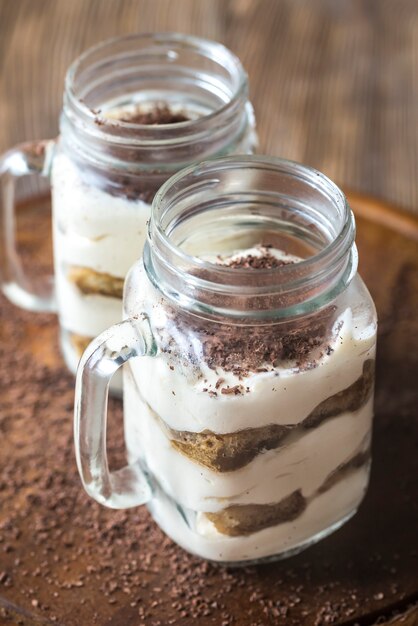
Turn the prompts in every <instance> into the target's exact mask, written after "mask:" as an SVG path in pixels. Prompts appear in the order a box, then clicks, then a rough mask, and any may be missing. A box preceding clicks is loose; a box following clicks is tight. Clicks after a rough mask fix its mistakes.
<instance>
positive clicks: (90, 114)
mask: <svg viewBox="0 0 418 626" xmlns="http://www.w3.org/2000/svg"><path fill="white" fill-rule="evenodd" d="M130 42H138V43H143V42H149V44H150V45H152V46H161V45H167V44H170V43H172V44H173V45H179V44H181V46H182V49H187V50H190V51H195V52H199V50H200V51H203V53H204V55H205V56H207V57H208V58H211V59H213V60H216V58H220V57H221V56H222V55H223V56H224V57H225V58H226V59H228V62H229V65H230V66H231V67H234V69H235V71H236V73H237V77H238V83H237V86H236V87H235V90H234V91H233V93H232V95H231V96H230V98H229V99H228V101H227V102H225V103H224V104H223V105H222V106H220V107H218V108H216V109H215V110H213V111H212V112H210V113H208V114H206V115H202V116H200V117H197V118H196V119H191V120H186V121H183V122H177V123H176V124H174V125H173V124H169V123H168V124H156V125H149V124H138V123H131V122H126V121H122V120H113V119H111V118H108V117H98V115H99V114H98V112H97V111H94V110H93V109H91V108H90V107H89V106H88V105H87V104H86V103H85V102H84V101H83V99H80V97H79V95H77V93H76V91H75V88H74V81H75V78H76V75H77V72H79V70H80V67H81V66H82V64H83V63H85V62H86V61H88V60H89V59H90V58H91V59H93V58H94V56H95V55H96V54H98V53H100V52H105V51H106V49H111V48H112V46H114V45H115V44H118V43H120V44H125V43H126V44H129V43H130ZM144 49H146V46H144ZM247 91H248V76H247V73H246V72H245V69H244V67H243V66H242V63H241V61H240V60H239V58H238V57H237V56H236V55H235V54H234V53H233V52H232V51H231V50H229V49H228V48H227V47H226V46H224V45H223V44H221V43H219V42H216V41H212V40H210V39H207V38H203V37H197V36H194V35H188V34H182V33H178V32H157V33H152V32H151V33H131V34H129V35H124V36H117V37H112V38H109V39H106V40H104V41H101V42H99V43H98V44H96V45H94V46H91V47H90V48H88V49H87V50H85V51H84V52H82V53H81V54H80V55H79V56H78V57H77V58H76V59H75V60H74V61H73V62H72V63H71V65H70V67H69V68H68V70H67V73H66V77H65V93H66V95H67V97H68V100H69V104H70V106H71V107H72V108H73V111H74V113H75V114H76V115H77V116H79V117H80V118H81V119H83V121H84V123H87V124H92V128H95V127H96V128H97V125H98V119H99V121H100V126H99V130H100V131H101V134H105V133H104V132H103V131H105V130H108V131H109V133H112V137H114V135H115V134H116V133H115V131H119V134H120V135H123V134H124V133H130V132H132V131H133V130H135V131H136V132H137V133H140V134H141V136H140V137H138V141H141V140H142V139H143V138H146V137H147V136H148V135H149V136H150V137H152V138H153V140H154V141H155V140H158V135H159V134H163V133H167V131H172V130H173V129H175V130H176V131H184V132H188V131H192V130H193V133H195V132H196V133H199V132H200V130H201V128H202V127H203V126H205V125H207V123H208V122H211V121H212V120H214V119H217V118H218V117H220V116H222V115H224V114H226V113H228V112H229V111H230V110H231V108H232V109H233V108H235V107H236V106H237V104H239V103H240V101H241V100H242V99H243V98H246V96H247Z"/></svg>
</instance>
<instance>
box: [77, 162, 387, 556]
mask: <svg viewBox="0 0 418 626" xmlns="http://www.w3.org/2000/svg"><path fill="white" fill-rule="evenodd" d="M354 236H355V225H354V218H353V214H352V212H351V210H350V208H349V206H348V204H347V201H346V199H345V197H344V195H343V193H342V192H341V191H340V189H338V187H337V186H336V185H335V184H333V183H332V182H331V181H330V180H329V179H328V178H326V177H325V176H324V175H322V174H321V173H319V172H317V171H316V170H313V169H311V168H309V167H306V166H304V165H300V164H298V163H294V162H290V161H285V160H280V159H273V158H268V157H251V156H250V157H229V158H223V159H219V160H214V161H209V162H206V163H202V164H201V165H197V166H193V167H189V168H187V169H185V170H183V171H182V172H180V173H179V174H177V175H175V176H174V177H172V178H171V179H170V180H169V181H168V182H166V183H165V184H164V185H163V187H162V188H161V189H160V191H159V192H158V193H157V195H156V197H155V198H154V201H153V207H152V212H151V220H150V223H149V227H148V238H147V243H146V245H145V248H144V254H143V260H141V261H138V262H137V263H136V264H135V265H134V266H133V267H132V269H131V270H130V272H129V274H128V277H127V280H126V284H125V293H124V317H125V321H123V322H122V323H121V324H119V325H117V326H113V327H111V328H110V329H109V330H107V331H106V332H105V333H103V334H102V335H101V336H99V338H97V339H96V340H95V341H94V342H93V343H92V344H91V345H90V347H89V348H88V349H87V351H86V353H85V354H84V356H83V358H82V361H81V365H80V369H79V373H78V377H77V382H76V409H75V444H76V453H77V462H78V467H79V471H80V474H81V478H82V481H83V484H84V487H85V488H86V490H87V492H88V493H89V494H90V495H91V496H92V497H93V498H95V499H96V500H97V501H99V502H101V503H102V504H104V505H106V506H109V507H113V508H125V507H133V506H137V505H140V504H143V503H147V505H148V508H149V510H150V511H151V514H152V516H153V517H154V519H155V521H156V522H157V523H158V524H159V526H160V527H161V528H162V529H163V530H164V531H165V532H166V533H167V535H168V536H169V537H171V538H172V539H173V540H174V541H175V542H177V543H178V544H179V545H180V546H182V547H183V548H184V549H185V550H188V551H190V552H192V553H194V554H197V555H199V556H201V557H203V558H205V559H209V560H211V561H217V562H223V563H233V564H237V563H248V562H251V561H260V560H265V559H271V558H282V557H285V556H289V555H291V554H294V553H295V552H298V551H300V550H302V549H303V548H306V547H308V546H310V545H311V544H313V543H315V542H316V541H318V540H320V539H322V538H324V537H326V536H327V535H329V534H330V533H331V532H333V531H335V530H336V529H338V528H339V527H340V526H341V525H342V524H344V523H345V522H346V521H347V520H348V519H350V517H351V516H352V515H354V513H355V512H356V510H357V508H358V506H359V505H360V503H361V501H362V499H363V496H364V494H365V492H366V488H367V484H368V480H369V469H370V442H371V432H372V417H373V388H374V364H375V346H376V324H377V322H376V311H375V308H374V305H373V302H372V299H371V297H370V294H369V292H368V291H367V288H366V287H365V285H364V283H363V281H362V280H361V278H360V276H359V275H358V273H357V250H356V246H355V243H354ZM123 363H127V367H125V368H124V429H125V441H126V449H127V456H128V459H129V465H128V466H126V467H125V468H123V469H121V470H119V471H118V472H116V473H109V470H108V465H107V457H106V443H105V442H106V438H105V429H106V394H107V391H106V389H107V385H108V383H109V380H110V379H111V377H112V375H113V373H114V372H116V371H117V369H118V368H119V367H120V366H121V365H122V364H123Z"/></svg>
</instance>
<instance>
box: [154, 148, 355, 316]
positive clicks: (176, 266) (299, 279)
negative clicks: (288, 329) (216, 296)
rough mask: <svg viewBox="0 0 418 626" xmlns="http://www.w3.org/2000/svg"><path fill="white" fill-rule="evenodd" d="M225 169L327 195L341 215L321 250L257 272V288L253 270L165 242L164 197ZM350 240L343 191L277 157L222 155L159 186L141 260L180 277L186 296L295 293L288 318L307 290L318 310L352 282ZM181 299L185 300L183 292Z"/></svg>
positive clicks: (350, 227) (317, 174) (183, 193)
mask: <svg viewBox="0 0 418 626" xmlns="http://www.w3.org/2000/svg"><path fill="white" fill-rule="evenodd" d="M228 168H229V169H234V168H235V169H240V170H243V169H245V168H254V169H261V170H264V171H274V172H275V173H277V174H280V173H284V174H286V175H288V176H289V177H292V180H293V178H294V179H297V180H299V182H302V183H306V185H307V188H308V182H309V183H312V185H314V188H315V189H317V190H318V191H324V193H325V192H326V193H327V199H329V200H330V201H331V202H332V203H334V205H335V210H336V211H337V210H339V212H340V224H339V227H338V231H337V232H336V233H335V236H334V237H333V238H332V239H331V240H330V241H328V242H326V243H325V245H324V247H323V248H322V249H321V250H319V251H318V252H314V253H313V254H312V255H310V256H308V257H307V258H304V259H303V260H301V261H300V262H298V263H295V264H288V265H281V266H279V267H274V268H263V269H259V270H257V278H258V277H260V281H259V282H257V284H256V285H254V280H253V281H251V284H246V278H247V277H249V276H250V275H251V276H252V277H254V270H253V269H251V268H250V269H248V268H242V267H234V268H233V269H231V268H230V267H228V266H227V265H222V264H217V263H211V262H209V261H206V260H203V259H201V258H200V257H197V256H193V255H191V254H188V253H187V252H186V251H185V250H183V249H182V248H181V247H180V246H179V245H176V243H175V242H173V241H172V239H171V238H170V233H171V232H172V231H170V232H169V233H168V234H167V232H165V225H163V224H162V219H163V217H164V216H165V215H166V212H167V211H168V208H167V202H169V201H167V197H169V194H170V192H173V190H175V189H177V191H178V189H179V188H181V183H182V181H185V180H190V177H192V176H194V177H195V179H196V182H197V180H198V178H199V175H200V176H203V175H206V176H208V177H209V178H210V176H213V181H212V182H214V184H215V185H216V183H217V182H219V180H216V172H217V171H218V172H220V171H222V170H225V169H228ZM192 188H193V185H190V189H192ZM255 191H256V192H257V191H258V192H260V191H261V190H260V189H255ZM215 193H216V192H215ZM238 193H239V192H238ZM178 194H179V195H178V197H180V196H181V199H183V198H184V197H185V196H187V187H184V188H181V191H178ZM175 202H176V196H175V195H174V196H173V198H172V205H174V204H175ZM169 206H170V205H168V207H169ZM337 207H338V209H337ZM354 236H355V222H354V216H353V214H352V211H351V209H350V207H349V205H348V202H347V199H346V197H345V195H344V193H343V192H342V191H341V189H340V188H339V187H338V186H337V185H336V184H335V183H333V182H332V181H331V180H330V179H329V178H328V177H327V176H325V175H324V174H322V173H321V172H319V171H318V170H316V169H314V168H312V167H309V166H306V165H302V164H301V163H298V162H295V161H290V160H287V159H283V158H277V157H268V156H262V155H257V156H232V157H222V158H218V159H213V160H210V161H205V162H203V163H200V164H197V165H193V166H190V167H187V168H185V169H183V170H181V171H180V172H178V173H177V174H175V175H174V176H172V177H171V178H170V179H168V181H166V182H165V183H164V184H163V185H162V187H161V188H160V189H159V191H158V192H157V194H156V196H155V197H154V200H153V203H152V209H151V219H150V222H149V225H148V239H147V246H148V249H147V250H146V253H145V255H144V259H145V260H146V261H147V263H148V264H149V265H153V267H154V270H155V268H157V273H158V272H160V277H163V276H164V274H165V275H166V276H167V275H168V274H167V272H171V276H173V275H175V274H176V273H179V274H181V277H182V281H183V283H188V285H189V287H191V289H190V293H191V294H193V293H200V292H203V291H205V290H206V291H207V292H209V291H212V292H215V291H216V292H217V293H224V294H228V297H229V296H231V297H232V296H234V295H236V296H242V295H246V296H248V297H249V298H255V297H257V298H260V297H264V296H267V295H268V294H270V295H271V294H272V293H276V294H277V293H282V294H284V293H286V294H288V296H289V294H295V297H296V295H298V298H299V300H298V302H297V306H296V308H295V307H294V306H291V307H290V308H289V307H287V309H288V310H287V309H286V311H284V310H283V315H288V314H289V315H290V314H293V313H294V312H295V311H296V310H297V311H301V307H300V305H301V303H302V301H303V298H304V294H306V292H310V293H311V292H312V293H313V291H314V290H315V293H316V296H317V295H318V293H319V291H321V293H320V294H319V296H320V297H318V298H316V296H315V298H316V299H315V302H314V299H312V300H311V302H310V303H309V306H311V307H312V306H322V305H323V304H325V303H326V301H329V299H330V298H331V297H332V298H335V297H336V295H337V294H338V293H339V292H340V291H342V290H343V289H344V288H345V287H346V286H347V285H348V284H349V282H351V280H352V278H353V276H354V274H355V273H356V270H357V254H356V250H355V245H354ZM164 266H165V267H164ZM167 268H168V269H167ZM181 268H187V269H185V270H184V269H181ZM295 268H296V269H295ZM146 269H147V268H146ZM154 270H153V271H154ZM209 272H210V279H209V280H207V279H206V278H202V274H203V275H204V276H208V275H209V274H208V273H209ZM162 282H164V278H162ZM331 283H332V284H331ZM315 284H316V285H322V288H321V289H319V290H318V289H316V288H315V289H314V286H315ZM162 287H164V285H163V286H162ZM325 291H326V292H327V296H326V297H325V296H324V294H325ZM182 296H183V301H184V294H182ZM192 298H193V295H192ZM287 300H289V298H287ZM258 301H259V300H258ZM258 301H257V302H258ZM315 303H316V304H315ZM189 304H190V306H193V303H191V302H190V303H189ZM302 308H303V307H302Z"/></svg>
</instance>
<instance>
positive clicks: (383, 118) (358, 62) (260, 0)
mask: <svg viewBox="0 0 418 626" xmlns="http://www.w3.org/2000/svg"><path fill="white" fill-rule="evenodd" d="M156 30H160V31H168V30H174V31H180V32H185V33H193V34H196V35H202V36H205V37H209V38H212V39H215V40H219V41H221V42H222V43H224V44H225V45H227V46H228V47H230V48H231V49H232V50H233V51H234V52H235V53H236V54H238V56H239V57H240V58H241V59H242V61H243V63H244V66H245V67H246V69H247V71H248V73H249V78H250V88H251V98H252V100H253V102H254V106H255V110H256V114H257V118H258V128H259V133H260V139H261V146H260V148H261V151H264V152H267V153H270V154H274V155H280V156H284V157H287V158H290V159H295V160H299V161H302V162H305V163H307V164H309V165H312V166H314V167H317V168H318V169H320V170H322V171H323V172H324V173H326V174H328V175H329V176H330V177H331V178H332V179H333V180H335V181H336V182H337V183H340V184H341V185H342V186H343V187H344V188H349V189H355V190H357V191H361V192H363V193H366V194H373V195H374V196H377V197H380V198H383V199H385V200H387V201H391V202H392V203H394V204H396V205H397V206H403V207H404V208H406V209H408V210H410V211H415V212H418V175H417V174H418V2H417V0H68V1H66V0H35V1H34V0H2V2H0V70H1V71H0V151H1V150H5V149H6V148H7V147H10V146H11V145H13V144H14V143H16V142H18V141H26V140H28V139H41V138H44V137H46V138H49V137H53V136H55V135H56V134H57V132H58V115H59V110H60V107H61V102H62V90H63V79H64V74H65V70H66V68H67V67H68V65H69V64H70V63H71V61H72V60H73V59H74V58H75V57H76V56H77V55H78V54H80V53H81V52H82V51H83V50H84V49H85V48H87V47H88V46H90V45H92V44H94V43H96V42H98V41H100V40H102V39H105V38H107V37H111V36H114V35H117V34H123V33H130V32H136V31H156Z"/></svg>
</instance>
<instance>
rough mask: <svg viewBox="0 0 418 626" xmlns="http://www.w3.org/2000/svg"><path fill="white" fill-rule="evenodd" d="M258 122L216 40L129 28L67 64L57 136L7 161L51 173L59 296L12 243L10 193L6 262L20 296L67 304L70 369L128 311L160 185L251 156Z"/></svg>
mask: <svg viewBox="0 0 418 626" xmlns="http://www.w3.org/2000/svg"><path fill="white" fill-rule="evenodd" d="M254 124H255V122H254V115H253V110H252V107H251V104H250V103H249V101H248V84H247V77H246V74H245V72H244V69H243V67H242V65H241V63H240V62H239V60H238V59H237V57H236V56H235V55H234V54H232V52H230V51H229V50H228V49H227V48H225V47H224V46H222V45H221V44H219V43H216V42H212V41H207V40H205V39H200V38H196V37H192V36H189V35H181V34H153V35H145V34H140V35H130V36H128V37H122V38H116V39H112V40H109V41H106V42H104V43H101V44H99V45H98V46H95V47H93V48H91V49H89V50H87V51H86V52H85V53H84V54H82V55H81V56H80V57H79V58H78V59H77V60H76V61H75V62H74V63H73V65H72V66H71V67H70V68H69V70H68V73H67V76H66V83H65V90H64V105H63V111H62V115H61V121H60V136H59V138H58V139H57V140H56V141H52V142H46V143H45V144H42V143H40V142H38V143H37V146H36V150H35V148H34V145H31V144H27V145H23V146H21V147H19V148H17V149H15V150H13V151H11V152H10V153H9V154H8V155H6V158H5V160H4V164H5V165H4V167H3V169H4V168H6V170H7V172H8V176H11V177H13V176H21V175H23V174H28V173H34V172H37V173H42V174H44V175H46V174H48V173H50V176H51V185H52V206H53V239H54V265H55V302H53V301H52V294H50V295H49V296H48V293H46V292H47V289H45V292H44V293H43V294H42V296H41V294H39V293H36V290H35V285H33V284H30V282H29V281H28V279H27V277H26V278H25V277H24V274H23V272H22V267H21V266H20V263H18V256H17V253H16V249H14V250H13V245H12V242H11V241H10V234H11V233H12V232H13V229H14V223H13V203H12V202H8V203H7V206H4V211H5V216H6V217H5V221H6V220H8V221H9V226H8V227H5V229H4V233H5V236H6V235H7V238H8V239H7V245H6V246H5V250H6V255H5V256H4V258H3V257H2V259H0V262H1V264H3V265H4V267H2V268H0V269H2V270H3V272H2V273H3V276H4V281H3V282H4V285H3V288H4V291H5V293H6V294H7V295H8V296H9V297H10V298H11V299H12V300H13V301H14V302H15V303H16V304H18V305H20V306H24V307H25V308H29V309H31V310H42V309H43V310H45V309H48V310H51V309H53V310H57V312H58V315H59V319H60V327H61V347H62V350H63V354H64V357H65V360H66V362H67V365H68V367H69V368H70V370H71V371H72V372H74V373H75V371H76V368H77V364H78V361H79V358H80V356H81V354H82V352H83V350H84V348H85V347H86V346H87V345H88V343H89V342H90V341H91V340H92V338H94V337H95V336H96V335H97V334H99V333H100V332H102V331H103V330H104V329H105V328H107V326H109V325H110V324H114V323H116V322H118V321H120V320H121V318H122V291H123V283H124V279H125V275H126V273H127V271H128V269H129V268H130V266H131V265H132V264H133V263H134V262H135V260H136V259H137V258H138V257H139V256H140V254H141V252H142V247H143V244H144V241H145V236H146V223H147V220H148V219H149V215H150V205H151V201H152V198H153V196H154V194H155V192H156V190H157V189H158V188H159V187H160V186H161V184H162V183H163V182H164V181H166V180H167V179H168V178H169V177H170V176H171V175H172V174H173V173H175V172H177V171H178V170H180V169H181V168H182V167H184V166H185V165H187V164H190V163H194V162H197V161H202V160H204V159H206V158H210V157H214V156H220V155H226V154H245V153H247V154H248V153H251V152H252V151H253V149H254V147H255V143H256V135H255V129H254ZM22 164H24V167H23V169H22ZM11 179H12V178H11ZM8 198H9V199H11V196H8ZM113 386H115V381H113ZM116 386H117V385H116Z"/></svg>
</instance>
